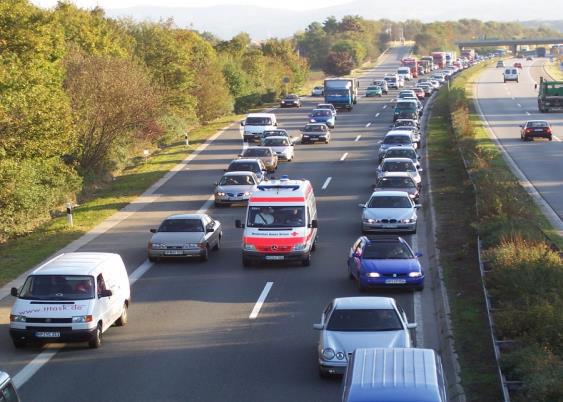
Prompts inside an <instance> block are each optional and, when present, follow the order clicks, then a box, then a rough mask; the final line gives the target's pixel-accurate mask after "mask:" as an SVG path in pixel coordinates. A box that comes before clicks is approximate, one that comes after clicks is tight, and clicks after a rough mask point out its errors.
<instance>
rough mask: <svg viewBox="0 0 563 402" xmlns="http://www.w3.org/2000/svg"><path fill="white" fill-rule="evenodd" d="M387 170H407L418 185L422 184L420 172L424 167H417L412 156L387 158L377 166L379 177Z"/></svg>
mask: <svg viewBox="0 0 563 402" xmlns="http://www.w3.org/2000/svg"><path fill="white" fill-rule="evenodd" d="M387 172H407V173H408V174H409V175H410V176H411V177H412V179H413V180H414V182H415V183H416V185H417V187H418V188H420V187H421V186H422V177H420V173H419V172H422V168H417V167H416V165H415V164H414V162H413V161H412V160H411V159H410V158H385V159H383V162H381V164H380V165H379V166H378V168H377V172H376V173H377V178H380V177H382V176H383V175H384V174H385V173H387Z"/></svg>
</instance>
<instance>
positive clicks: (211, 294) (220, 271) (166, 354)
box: [0, 48, 563, 402]
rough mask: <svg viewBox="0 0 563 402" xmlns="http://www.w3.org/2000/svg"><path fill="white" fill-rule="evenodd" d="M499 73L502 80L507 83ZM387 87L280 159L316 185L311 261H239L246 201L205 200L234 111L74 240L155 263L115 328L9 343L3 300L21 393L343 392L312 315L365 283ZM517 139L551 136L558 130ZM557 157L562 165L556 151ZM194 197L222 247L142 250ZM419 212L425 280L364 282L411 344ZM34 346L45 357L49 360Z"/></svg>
mask: <svg viewBox="0 0 563 402" xmlns="http://www.w3.org/2000/svg"><path fill="white" fill-rule="evenodd" d="M407 52H408V49H407V48H395V49H391V50H390V51H389V52H388V53H387V54H386V55H385V56H384V57H382V59H381V64H380V65H379V66H377V67H376V68H375V69H373V70H370V71H368V72H366V74H365V75H364V76H363V77H362V79H361V89H360V92H361V93H362V94H363V89H365V87H366V86H367V84H368V83H369V82H371V80H373V79H375V78H381V77H382V76H383V74H384V73H385V72H391V71H395V69H396V68H397V66H398V65H399V60H400V58H401V57H403V56H406V54H407ZM495 73H496V71H495ZM491 74H492V75H494V74H493V73H491ZM497 85H498V86H500V88H501V89H502V85H503V84H497ZM507 87H508V85H507ZM513 87H514V88H517V87H519V86H513ZM497 91H498V90H497ZM395 92H396V91H392V93H390V95H388V96H384V97H382V98H364V97H363V96H362V97H361V98H360V100H359V102H358V104H357V105H356V107H354V110H353V111H352V112H349V113H347V112H340V113H339V115H338V118H337V123H336V128H335V129H334V130H333V136H332V141H331V142H330V144H328V145H325V144H313V145H301V144H297V145H296V150H295V160H294V161H293V162H290V163H284V164H282V165H281V166H280V168H279V169H278V171H277V172H276V176H279V175H282V174H288V175H289V176H290V177H292V178H307V179H309V180H310V181H311V182H312V184H313V186H314V188H315V193H316V196H317V202H318V216H319V246H318V249H317V251H316V252H315V253H314V255H313V260H312V264H311V266H310V267H302V266H297V265H296V266H289V265H271V266H261V267H253V268H249V269H245V268H243V267H242V264H241V251H240V246H241V236H242V231H241V230H240V229H236V228H235V227H234V221H235V219H240V218H243V215H244V212H245V209H244V208H237V207H232V208H220V209H215V208H212V207H210V205H211V204H210V203H209V197H210V196H211V194H212V192H213V188H214V186H213V184H212V183H213V182H215V181H216V180H218V179H219V178H220V177H221V175H222V172H223V168H224V167H226V165H227V163H228V162H229V161H230V160H232V159H233V158H235V157H236V155H237V154H238V153H239V152H240V149H241V146H242V141H241V136H240V131H239V127H238V126H237V125H233V126H232V127H231V128H230V129H228V130H226V131H225V132H224V133H223V134H222V135H220V136H219V137H218V138H217V139H216V140H215V141H214V142H213V143H212V144H211V145H210V146H209V147H207V148H206V149H205V150H204V151H203V152H201V153H200V154H199V155H198V156H197V157H196V158H195V159H193V160H192V161H191V162H189V163H188V164H186V165H185V167H184V168H183V169H182V170H181V171H180V172H178V173H177V174H176V175H175V176H174V177H173V178H172V179H171V180H169V181H168V182H166V184H165V185H163V186H162V187H161V188H160V189H159V191H158V194H157V195H156V197H155V199H154V200H153V202H147V203H146V204H145V205H142V208H141V209H140V210H139V211H138V212H136V213H133V214H131V215H130V216H129V217H128V218H127V219H125V220H124V221H122V222H121V223H119V224H118V225H116V226H114V227H113V228H112V229H111V230H109V231H108V232H106V233H104V234H103V235H101V236H99V237H98V238H96V239H94V240H93V241H91V242H90V243H88V244H86V245H85V246H84V247H83V248H82V249H81V250H80V251H106V252H117V253H119V254H121V256H122V257H123V258H124V261H125V262H126V266H127V268H128V271H129V273H132V272H133V271H135V269H137V267H139V266H143V267H144V268H150V269H149V270H148V271H147V272H146V273H145V274H144V275H143V276H142V277H141V278H140V279H139V280H138V281H136V282H135V284H134V285H133V287H132V297H133V299H132V305H131V308H130V311H129V324H128V325H127V326H126V327H123V328H119V327H113V328H110V329H109V330H108V331H107V332H106V333H105V334H104V338H103V345H102V347H101V348H100V349H98V350H90V349H88V348H87V346H86V345H84V344H67V345H63V346H61V347H55V346H53V345H47V346H44V347H42V348H40V347H29V348H27V349H25V350H15V349H14V348H13V347H12V344H11V342H10V339H9V337H8V325H7V324H8V323H7V316H8V314H9V308H10V306H11V304H12V302H13V299H10V298H7V299H4V300H2V301H1V302H0V317H1V320H3V321H0V368H1V369H3V370H6V371H8V372H9V373H10V374H11V375H16V374H18V373H19V374H18V376H17V378H18V380H19V381H21V382H22V383H23V384H22V386H21V387H20V392H21V396H22V397H23V400H24V401H32V402H50V401H53V402H55V401H56V402H61V401H73V402H80V401H94V400H96V401H105V402H108V401H136V402H141V401H245V402H251V401H256V402H264V401H284V402H285V401H303V402H312V401H327V402H328V401H337V400H339V387H340V380H339V379H334V380H324V379H321V378H320V377H319V375H318V369H317V367H318V366H317V356H316V343H317V339H318V332H316V331H315V330H314V329H313V328H312V324H313V323H315V322H318V321H319V319H320V315H321V311H322V309H323V308H324V306H325V305H326V304H327V303H328V302H329V301H330V300H331V299H333V298H334V297H342V296H357V295H359V292H358V290H357V289H356V286H355V284H354V282H352V281H350V280H349V279H348V275H347V272H346V256H347V253H348V250H349V247H350V246H351V244H352V242H353V241H354V240H355V239H356V238H357V237H358V236H359V235H360V214H361V209H360V208H359V207H358V206H357V204H358V203H361V202H365V201H366V200H367V198H368V197H369V194H370V190H371V185H372V183H373V182H374V179H375V169H376V154H377V148H378V145H377V144H378V141H380V140H381V139H382V137H383V135H384V134H385V132H386V131H387V128H388V126H389V124H390V123H391V120H392V109H393V107H392V103H391V99H392V98H393V97H394V93H395ZM500 93H501V95H504V92H502V91H501V92H500ZM321 102H322V99H321V98H309V97H308V98H306V99H305V100H304V104H303V107H302V108H300V109H283V110H275V113H276V114H277V116H278V120H279V122H280V127H283V128H286V129H289V130H290V131H291V132H292V133H293V135H298V134H299V132H298V129H299V128H301V127H302V126H303V125H304V124H305V123H306V121H307V113H308V112H309V111H310V110H311V109H312V107H313V106H314V105H315V104H317V103H321ZM507 102H508V101H507ZM499 103H500V102H499ZM502 104H504V103H502ZM499 107H500V106H499ZM515 122H516V120H515ZM518 145H520V144H518ZM523 145H526V146H531V147H536V148H537V147H544V148H545V149H546V150H547V149H548V147H550V146H553V145H558V144H555V143H554V144H540V143H539V142H537V143H534V144H523ZM542 149H543V148H542ZM549 149H551V148H549ZM546 152H548V151H546ZM344 155H346V156H345V157H344ZM558 166H559V175H560V172H561V171H563V169H561V167H562V166H561V160H560V161H559V165H558ZM552 173H553V172H552ZM328 178H331V180H330V182H329V184H328V186H327V187H326V188H325V189H324V190H323V189H322V187H323V185H324V184H325V183H326V182H327V179H328ZM559 190H561V188H560V189H559ZM425 202H426V200H425V199H423V200H422V203H423V209H424V208H427V207H428V206H427V205H424V203H425ZM560 205H561V204H560ZM202 208H209V209H208V213H209V214H210V215H212V216H214V217H215V218H216V219H219V220H220V221H221V222H222V224H223V226H224V237H223V243H222V249H221V250H220V251H218V252H214V253H212V254H211V256H210V260H209V262H207V263H201V262H196V261H193V262H192V261H182V262H161V263H156V264H154V265H153V264H149V263H147V262H146V244H147V241H148V240H149V238H150V235H151V234H150V233H149V228H151V227H156V226H157V225H158V224H159V222H160V221H161V220H162V219H163V218H165V217H166V216H168V215H170V214H173V213H178V212H190V211H198V210H201V209H202ZM421 215H422V214H421ZM426 226H427V222H425V220H424V218H422V219H421V220H420V221H419V231H418V232H419V233H418V235H416V236H408V239H409V241H410V242H411V244H413V246H414V248H415V250H418V251H421V252H422V253H424V254H425V257H423V258H422V262H423V264H424V265H425V269H426V270H427V281H428V282H427V283H426V289H425V290H424V291H423V292H410V291H400V290H399V291H373V292H370V294H372V295H386V296H392V297H395V298H396V299H397V301H398V302H399V304H400V305H401V306H403V308H404V309H405V310H406V312H407V315H408V317H409V321H416V322H417V323H418V328H417V329H416V334H414V335H415V336H414V338H415V339H416V340H417V342H418V346H424V347H432V348H439V345H438V341H437V339H438V337H437V334H436V323H435V316H436V314H435V309H434V302H433V295H432V288H433V286H432V278H431V277H430V275H429V272H428V271H429V270H432V269H434V268H433V267H430V266H428V260H427V258H426V256H427V255H429V250H428V246H427V239H426V237H425V233H426ZM143 264H144V265H143ZM268 282H271V283H272V285H271V289H270V291H269V292H268V294H267V296H266V299H265V302H264V304H263V306H262V307H261V309H260V310H259V312H258V315H257V317H256V318H255V319H250V318H249V315H250V313H251V311H252V310H253V308H254V306H255V304H256V301H257V299H258V297H259V296H260V294H261V293H262V291H263V289H264V288H265V286H266V284H267V283H268ZM49 358H50V360H49ZM34 359H35V360H34ZM41 359H46V360H48V361H47V362H46V363H45V364H43V362H42V361H41ZM37 368H38V370H37V372H36V373H35V374H34V375H31V374H33V370H34V369H37ZM22 369H24V371H22ZM24 381H25V382H24Z"/></svg>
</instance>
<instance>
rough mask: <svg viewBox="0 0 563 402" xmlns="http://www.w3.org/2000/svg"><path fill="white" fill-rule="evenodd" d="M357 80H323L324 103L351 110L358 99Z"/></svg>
mask: <svg viewBox="0 0 563 402" xmlns="http://www.w3.org/2000/svg"><path fill="white" fill-rule="evenodd" d="M358 86H359V82H358V80H356V79H355V78H327V79H325V81H324V96H325V103H330V104H331V105H333V106H334V107H335V108H337V109H346V110H352V107H353V105H355V104H356V103H357V101H358Z"/></svg>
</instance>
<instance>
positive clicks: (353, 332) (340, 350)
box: [313, 297, 416, 377]
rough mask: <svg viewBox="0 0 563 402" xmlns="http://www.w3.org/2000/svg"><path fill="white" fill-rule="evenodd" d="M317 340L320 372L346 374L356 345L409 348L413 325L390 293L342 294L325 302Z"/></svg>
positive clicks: (324, 375)
mask: <svg viewBox="0 0 563 402" xmlns="http://www.w3.org/2000/svg"><path fill="white" fill-rule="evenodd" d="M313 328H315V329H318V330H320V331H321V333H320V337H319V344H318V361H319V374H320V375H321V376H322V377H326V376H329V375H331V374H343V373H344V371H345V370H346V366H347V365H348V359H349V358H350V356H351V354H352V353H353V352H354V350H356V349H357V348H378V347H379V348H410V347H412V341H411V336H410V331H409V330H410V329H414V328H416V324H414V323H409V322H408V320H407V315H406V313H405V312H404V310H403V309H402V308H401V307H400V306H399V305H397V303H396V302H395V299H393V298H391V297H342V298H338V299H334V300H333V301H332V302H331V303H329V305H328V306H326V308H325V310H324V311H323V314H322V316H321V322H320V323H319V324H314V325H313Z"/></svg>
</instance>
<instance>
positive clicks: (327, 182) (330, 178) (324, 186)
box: [321, 177, 332, 190]
mask: <svg viewBox="0 0 563 402" xmlns="http://www.w3.org/2000/svg"><path fill="white" fill-rule="evenodd" d="M331 180H332V177H327V179H326V180H325V183H324V184H323V186H322V187H321V190H326V188H327V187H328V185H329V183H330V181H331Z"/></svg>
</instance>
